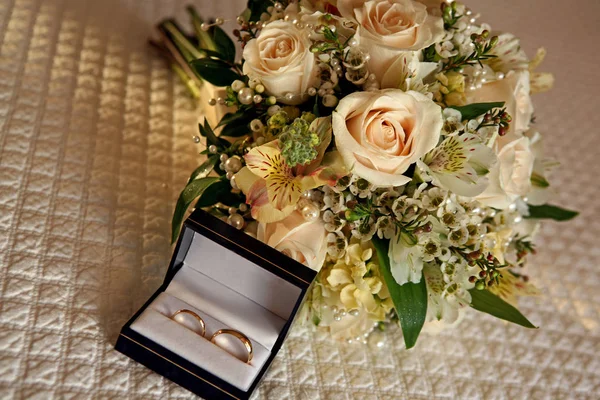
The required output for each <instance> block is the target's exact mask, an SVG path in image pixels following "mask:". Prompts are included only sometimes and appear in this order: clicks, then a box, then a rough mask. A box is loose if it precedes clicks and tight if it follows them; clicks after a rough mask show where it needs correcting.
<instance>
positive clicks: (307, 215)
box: [300, 203, 320, 221]
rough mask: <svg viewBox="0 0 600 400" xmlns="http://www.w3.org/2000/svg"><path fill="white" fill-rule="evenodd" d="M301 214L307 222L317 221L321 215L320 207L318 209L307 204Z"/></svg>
mask: <svg viewBox="0 0 600 400" xmlns="http://www.w3.org/2000/svg"><path fill="white" fill-rule="evenodd" d="M300 212H301V213H302V217H304V219H305V220H307V221H315V220H316V219H317V218H319V214H320V212H319V207H317V206H316V205H315V204H313V203H310V204H307V205H305V206H304V207H302V210H301V211H300Z"/></svg>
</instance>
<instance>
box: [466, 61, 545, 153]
mask: <svg viewBox="0 0 600 400" xmlns="http://www.w3.org/2000/svg"><path fill="white" fill-rule="evenodd" d="M466 96H467V104H470V103H487V102H494V101H503V102H505V107H506V111H507V112H508V113H509V114H510V116H511V117H512V119H513V120H512V122H511V124H510V128H509V131H508V133H507V134H506V135H505V136H503V137H500V138H499V139H498V143H499V144H500V147H501V148H502V147H503V146H505V145H506V144H508V143H510V142H512V141H513V140H516V139H519V138H520V137H522V136H523V133H524V132H525V131H527V130H528V129H529V124H530V123H531V116H532V115H533V103H532V102H531V97H530V87H529V72H528V71H519V72H514V71H513V72H510V73H508V74H507V75H506V77H505V78H504V79H500V80H497V81H493V82H490V83H486V84H484V85H483V86H482V87H481V88H480V89H476V90H469V91H467V92H466Z"/></svg>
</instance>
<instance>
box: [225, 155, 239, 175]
mask: <svg viewBox="0 0 600 400" xmlns="http://www.w3.org/2000/svg"><path fill="white" fill-rule="evenodd" d="M225 169H226V170H227V171H231V172H238V171H239V170H240V169H242V160H240V159H239V158H238V157H231V158H229V159H227V161H225Z"/></svg>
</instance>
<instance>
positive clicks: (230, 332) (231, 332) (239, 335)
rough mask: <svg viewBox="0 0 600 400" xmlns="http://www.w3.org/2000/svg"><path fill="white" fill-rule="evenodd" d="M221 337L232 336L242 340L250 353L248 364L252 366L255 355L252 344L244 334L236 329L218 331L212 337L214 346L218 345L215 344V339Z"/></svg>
mask: <svg viewBox="0 0 600 400" xmlns="http://www.w3.org/2000/svg"><path fill="white" fill-rule="evenodd" d="M219 335H231V336H234V337H236V338H238V339H239V340H240V342H242V343H243V344H244V346H245V347H246V350H247V351H248V360H247V361H246V363H248V364H250V361H252V355H253V351H252V343H251V342H250V339H248V337H247V336H246V335H244V334H243V333H242V332H239V331H236V330H235V329H219V330H218V331H216V332H215V333H214V335H212V337H211V338H210V341H211V342H213V343H214V344H217V343H216V342H215V338H216V337H217V336H219Z"/></svg>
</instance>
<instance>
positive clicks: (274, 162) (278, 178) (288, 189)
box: [244, 141, 303, 210]
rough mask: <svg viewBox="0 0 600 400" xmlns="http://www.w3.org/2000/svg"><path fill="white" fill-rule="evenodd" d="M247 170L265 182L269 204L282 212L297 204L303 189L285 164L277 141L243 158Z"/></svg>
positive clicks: (256, 148)
mask: <svg viewBox="0 0 600 400" xmlns="http://www.w3.org/2000/svg"><path fill="white" fill-rule="evenodd" d="M244 159H245V160H246V166H247V167H248V169H249V170H250V171H251V172H252V173H254V174H255V175H257V176H258V177H260V178H263V179H264V180H265V185H266V188H267V194H268V196H269V202H270V203H271V204H272V205H273V206H274V207H275V208H276V209H278V210H283V209H285V208H286V207H288V206H290V205H294V204H296V203H297V202H298V199H299V198H300V196H301V195H302V192H303V188H302V184H301V182H300V180H299V179H296V177H295V176H294V174H293V172H292V169H291V168H290V167H289V166H288V165H287V164H286V162H285V160H284V158H283V156H282V155H281V150H280V149H279V147H278V144H277V141H273V142H270V143H268V144H266V145H263V146H259V147H255V148H254V149H252V150H250V151H249V152H248V154H246V156H245V157H244Z"/></svg>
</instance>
